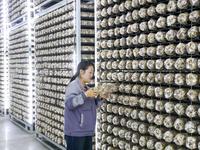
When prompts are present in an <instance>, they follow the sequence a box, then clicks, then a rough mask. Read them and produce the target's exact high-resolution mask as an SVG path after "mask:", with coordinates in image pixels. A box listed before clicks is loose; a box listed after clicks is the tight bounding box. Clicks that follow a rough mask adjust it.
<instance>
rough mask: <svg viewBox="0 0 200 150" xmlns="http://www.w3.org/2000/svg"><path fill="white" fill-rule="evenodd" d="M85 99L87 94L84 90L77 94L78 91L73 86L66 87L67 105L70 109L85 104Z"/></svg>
mask: <svg viewBox="0 0 200 150" xmlns="http://www.w3.org/2000/svg"><path fill="white" fill-rule="evenodd" d="M85 100H86V96H85V94H84V92H81V93H80V94H76V92H75V91H74V90H73V89H72V88H67V89H66V91H65V106H66V107H67V108H68V109H69V110H73V109H75V108H77V107H78V106H80V105H83V104H84V101H85Z"/></svg>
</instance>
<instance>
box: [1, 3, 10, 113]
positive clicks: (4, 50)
mask: <svg viewBox="0 0 200 150" xmlns="http://www.w3.org/2000/svg"><path fill="white" fill-rule="evenodd" d="M7 17H8V10H7V2H6V0H2V1H0V88H1V92H0V114H1V115H3V116H6V115H8V108H9V101H8V94H9V93H8V25H7Z"/></svg>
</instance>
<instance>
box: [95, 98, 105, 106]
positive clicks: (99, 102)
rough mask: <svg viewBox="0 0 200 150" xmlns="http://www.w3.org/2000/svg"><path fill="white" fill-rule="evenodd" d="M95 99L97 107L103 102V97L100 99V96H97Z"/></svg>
mask: <svg viewBox="0 0 200 150" xmlns="http://www.w3.org/2000/svg"><path fill="white" fill-rule="evenodd" d="M96 100H97V108H99V107H100V106H101V105H102V104H103V102H104V99H101V98H100V96H97V98H96Z"/></svg>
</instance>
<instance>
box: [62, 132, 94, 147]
mask: <svg viewBox="0 0 200 150" xmlns="http://www.w3.org/2000/svg"><path fill="white" fill-rule="evenodd" d="M65 140H66V143H67V150H92V136H83V137H76V136H68V135H65Z"/></svg>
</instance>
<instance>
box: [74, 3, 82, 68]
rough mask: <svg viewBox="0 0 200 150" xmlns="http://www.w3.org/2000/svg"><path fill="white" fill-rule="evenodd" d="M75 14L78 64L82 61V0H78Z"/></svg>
mask: <svg viewBox="0 0 200 150" xmlns="http://www.w3.org/2000/svg"><path fill="white" fill-rule="evenodd" d="M75 6H76V7H75V9H76V10H75V15H76V18H75V19H76V21H75V26H76V44H75V45H76V66H77V65H78V63H79V62H81V1H80V0H76V5H75Z"/></svg>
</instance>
